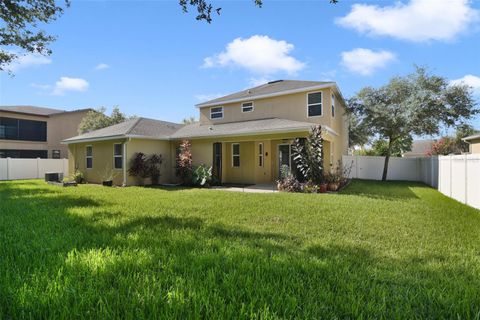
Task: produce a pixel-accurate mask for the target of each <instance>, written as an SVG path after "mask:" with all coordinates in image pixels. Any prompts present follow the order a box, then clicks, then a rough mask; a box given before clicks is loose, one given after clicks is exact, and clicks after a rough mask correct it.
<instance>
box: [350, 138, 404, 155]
mask: <svg viewBox="0 0 480 320" xmlns="http://www.w3.org/2000/svg"><path fill="white" fill-rule="evenodd" d="M412 142H413V140H412V137H403V138H401V139H399V140H398V142H397V143H395V144H394V145H393V146H392V149H391V150H390V156H392V157H401V156H402V154H404V153H405V152H407V151H410V150H411V149H412ZM356 154H357V155H364V156H380V157H385V156H386V155H387V154H388V141H387V140H385V139H377V140H375V141H373V143H372V147H371V148H369V149H360V150H358V151H357V152H356Z"/></svg>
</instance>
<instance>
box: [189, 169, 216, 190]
mask: <svg viewBox="0 0 480 320" xmlns="http://www.w3.org/2000/svg"><path fill="white" fill-rule="evenodd" d="M211 181H212V167H211V166H210V167H207V166H206V165H204V164H201V165H199V166H197V167H194V168H193V177H192V182H193V184H194V185H196V186H200V187H205V186H208V185H209V184H210V182H211Z"/></svg>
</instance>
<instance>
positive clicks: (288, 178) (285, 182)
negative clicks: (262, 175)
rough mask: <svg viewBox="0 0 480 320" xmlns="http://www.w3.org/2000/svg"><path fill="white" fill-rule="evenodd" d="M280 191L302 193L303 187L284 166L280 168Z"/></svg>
mask: <svg viewBox="0 0 480 320" xmlns="http://www.w3.org/2000/svg"><path fill="white" fill-rule="evenodd" d="M277 188H278V191H285V192H300V191H302V185H301V184H300V182H299V181H298V180H297V179H296V178H295V177H294V176H293V174H292V173H291V172H290V168H289V167H288V166H286V165H283V166H282V167H281V168H280V180H278V181H277Z"/></svg>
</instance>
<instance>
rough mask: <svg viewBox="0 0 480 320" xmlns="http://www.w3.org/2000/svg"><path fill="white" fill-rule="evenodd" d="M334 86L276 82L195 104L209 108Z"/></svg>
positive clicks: (327, 83) (299, 82) (318, 83)
mask: <svg viewBox="0 0 480 320" xmlns="http://www.w3.org/2000/svg"><path fill="white" fill-rule="evenodd" d="M329 84H331V85H335V82H323V81H298V80H277V81H271V82H268V83H266V84H262V85H260V86H258V87H254V88H250V89H246V90H242V91H239V92H235V93H232V94H229V95H226V96H223V97H220V98H216V99H213V100H209V101H206V102H202V103H199V104H197V107H202V106H209V105H212V104H220V103H224V102H226V101H230V100H241V99H253V98H255V97H258V96H263V95H269V94H275V93H282V92H284V91H287V92H288V91H292V90H300V89H306V88H309V87H317V86H321V85H329Z"/></svg>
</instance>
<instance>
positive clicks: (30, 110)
mask: <svg viewBox="0 0 480 320" xmlns="http://www.w3.org/2000/svg"><path fill="white" fill-rule="evenodd" d="M86 110H91V109H78V110H72V111H66V110H60V109H53V108H45V107H35V106H0V111H6V112H15V113H22V114H29V115H35V116H44V117H48V116H53V115H57V114H62V113H68V112H78V111H86Z"/></svg>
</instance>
